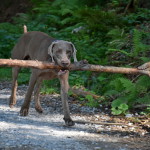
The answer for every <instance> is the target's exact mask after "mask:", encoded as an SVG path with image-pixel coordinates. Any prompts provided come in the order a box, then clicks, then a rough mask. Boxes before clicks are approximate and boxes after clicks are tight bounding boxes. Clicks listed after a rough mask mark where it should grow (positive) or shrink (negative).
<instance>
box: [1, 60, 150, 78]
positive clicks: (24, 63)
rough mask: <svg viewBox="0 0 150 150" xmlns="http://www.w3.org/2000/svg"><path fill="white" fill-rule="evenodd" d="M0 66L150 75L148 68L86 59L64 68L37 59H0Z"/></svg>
mask: <svg viewBox="0 0 150 150" xmlns="http://www.w3.org/2000/svg"><path fill="white" fill-rule="evenodd" d="M0 66H3V67H24V68H37V69H58V70H60V69H68V70H78V71H95V72H111V73H123V74H145V75H148V76H150V71H148V70H140V69H137V68H124V67H113V66H101V65H91V64H88V63H87V62H86V61H84V60H83V61H79V62H77V63H74V64H71V65H70V66H69V67H67V68H63V67H60V66H58V65H55V64H54V63H49V62H41V61H36V60H17V59H14V60H13V59H0Z"/></svg>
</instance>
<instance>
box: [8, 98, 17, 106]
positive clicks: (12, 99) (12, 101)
mask: <svg viewBox="0 0 150 150" xmlns="http://www.w3.org/2000/svg"><path fill="white" fill-rule="evenodd" d="M15 104H16V98H14V97H12V96H10V98H9V107H10V108H13V107H14V105H15Z"/></svg>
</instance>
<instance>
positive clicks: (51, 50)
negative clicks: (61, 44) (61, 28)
mask: <svg viewBox="0 0 150 150" xmlns="http://www.w3.org/2000/svg"><path fill="white" fill-rule="evenodd" d="M55 44H56V42H52V44H51V45H50V46H49V47H48V54H49V55H50V56H51V58H52V62H53V63H54V56H53V47H54V45H55Z"/></svg>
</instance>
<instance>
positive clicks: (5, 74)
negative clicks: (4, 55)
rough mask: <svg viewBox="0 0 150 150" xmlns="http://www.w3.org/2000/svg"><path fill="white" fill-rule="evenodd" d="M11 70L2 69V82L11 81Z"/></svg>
mask: <svg viewBox="0 0 150 150" xmlns="http://www.w3.org/2000/svg"><path fill="white" fill-rule="evenodd" d="M10 78H11V68H0V81H3V80H10Z"/></svg>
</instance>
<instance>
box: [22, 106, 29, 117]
mask: <svg viewBox="0 0 150 150" xmlns="http://www.w3.org/2000/svg"><path fill="white" fill-rule="evenodd" d="M28 113H29V108H24V107H22V108H21V110H20V116H27V115H28Z"/></svg>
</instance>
